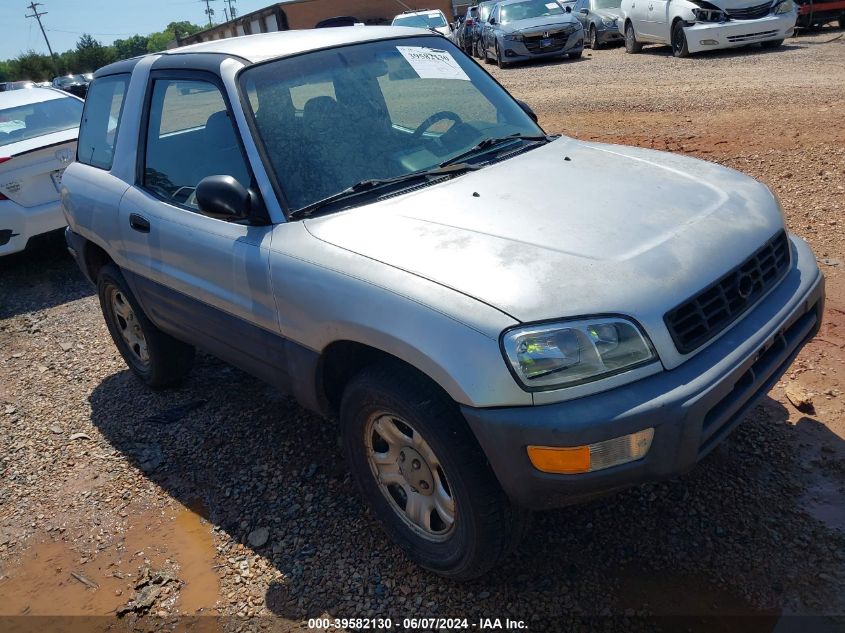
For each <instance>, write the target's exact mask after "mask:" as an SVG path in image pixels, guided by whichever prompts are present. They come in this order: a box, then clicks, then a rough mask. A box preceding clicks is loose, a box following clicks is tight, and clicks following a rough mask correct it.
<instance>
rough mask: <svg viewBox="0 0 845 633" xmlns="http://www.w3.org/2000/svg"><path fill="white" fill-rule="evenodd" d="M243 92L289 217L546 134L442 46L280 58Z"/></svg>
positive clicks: (243, 83)
mask: <svg viewBox="0 0 845 633" xmlns="http://www.w3.org/2000/svg"><path fill="white" fill-rule="evenodd" d="M240 87H241V90H242V91H243V92H244V93H246V95H247V96H248V98H249V103H250V105H251V108H252V111H253V116H254V117H255V124H256V127H257V130H258V135H259V137H260V141H262V144H263V146H264V149H265V151H266V155H267V158H268V159H269V163H270V165H269V167H270V168H271V169H272V171H273V172H274V174H275V176H276V179H277V181H278V183H279V185H280V187H281V189H282V191H283V194H284V198H285V199H286V202H287V206H288V207H289V209H290V210H297V209H301V208H303V207H306V206H308V205H309V204H312V203H314V202H317V201H319V200H322V199H324V198H326V197H328V196H331V195H333V194H336V193H338V192H340V191H343V190H344V189H346V188H347V187H350V186H351V185H354V184H356V183H358V182H361V181H363V180H368V179H385V178H396V177H399V176H402V175H405V174H409V173H411V172H416V171H421V170H427V169H432V168H435V167H437V166H438V165H440V164H441V163H444V162H446V161H448V160H449V159H451V158H453V157H456V156H459V155H460V154H462V153H464V152H466V151H467V150H468V149H470V148H472V147H473V146H475V145H476V144H478V143H479V142H480V141H483V140H484V139H487V138H498V137H502V136H508V135H511V134H522V135H525V136H535V135H538V134H543V132H542V130H541V129H540V128H539V127H538V126H537V125H536V124H535V123H534V122H533V121H532V120H531V119H530V118H529V117H528V115H527V114H525V112H524V111H523V110H522V108H520V107H519V105H518V104H517V103H516V102H515V101H514V100H513V99H512V98H511V97H510V96H509V95H508V94H507V93H506V92H505V91H504V90H503V89H502V88H501V87H500V86H499V85H498V84H497V83H496V82H495V81H494V80H493V79H492V78H491V77H490V76H489V75H488V74H487V72H486V71H484V70H483V69H482V68H481V67H480V66H479V65H478V64H477V63H475V62H474V61H472V60H471V59H470V58H469V57H467V56H466V55H463V54H461V53H460V51H458V49H457V48H456V47H455V46H454V45H452V44H451V43H450V42H448V41H447V40H444V39H443V38H440V37H432V36H428V37H426V36H422V37H409V38H401V39H393V40H385V41H378V42H366V43H363V44H355V45H352V46H344V47H340V48H334V49H329V50H323V51H315V52H313V53H307V54H304V55H299V56H296V57H292V58H287V59H280V60H277V61H273V62H269V63H265V64H261V65H258V66H254V67H252V68H248V69H247V70H245V71H244V72H243V73H242V74H241V79H240Z"/></svg>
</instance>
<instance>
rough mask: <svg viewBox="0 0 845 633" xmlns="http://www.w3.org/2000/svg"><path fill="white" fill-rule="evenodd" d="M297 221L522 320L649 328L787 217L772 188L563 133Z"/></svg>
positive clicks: (712, 168) (709, 167)
mask: <svg viewBox="0 0 845 633" xmlns="http://www.w3.org/2000/svg"><path fill="white" fill-rule="evenodd" d="M306 227H307V229H308V230H309V231H310V232H311V233H312V235H314V236H315V237H317V238H318V239H321V240H324V241H325V242H329V243H331V244H334V245H336V246H339V247H341V248H343V249H346V250H349V251H352V252H355V253H358V254H360V255H364V256H366V257H369V258H372V259H374V260H378V261H380V262H383V263H385V264H387V265H390V266H393V267H397V268H400V269H403V270H405V271H408V272H411V273H414V274H416V275H419V276H422V277H425V278H427V279H429V280H432V281H435V282H437V283H440V284H442V285H444V286H448V287H450V288H453V289H454V290H457V291H458V292H461V293H463V294H466V295H469V296H472V297H474V298H476V299H478V300H479V301H482V302H484V303H487V304H489V305H491V306H494V307H496V308H498V309H499V310H501V311H503V312H505V313H506V314H508V315H510V316H512V317H513V318H515V319H517V320H519V321H523V322H528V321H541V320H546V319H556V318H561V317H566V316H575V315H584V314H602V313H623V314H629V315H632V316H634V317H635V318H637V319H638V320H640V322H641V323H643V324H644V325H646V329H647V330H648V329H649V325H650V326H651V328H661V327H663V326H662V316H663V314H665V312H666V311H668V310H669V309H671V308H673V307H675V306H677V305H678V304H679V303H680V302H681V301H683V300H685V299H687V298H688V297H690V296H691V295H693V294H695V293H696V292H698V291H699V290H701V289H703V288H704V287H706V286H708V285H709V284H711V283H712V282H714V281H715V280H716V279H718V278H719V277H720V276H721V275H723V274H724V273H726V272H727V271H729V270H730V269H731V268H733V267H735V266H737V265H738V264H740V263H741V262H742V261H744V260H745V259H746V258H747V257H748V256H750V255H751V253H752V252H753V251H754V250H756V249H757V248H758V247H760V246H762V245H763V244H764V243H765V242H766V240H768V239H769V238H771V237H772V236H773V235H775V234H776V233H777V232H778V231H779V230H781V229H782V227H783V219H782V216H781V212H780V206H779V204H778V203H777V201H776V200H775V199H774V197H773V196H772V194H771V193H770V192H769V190H768V189H767V188H766V187H765V186H763V185H762V184H760V183H758V182H757V181H755V180H753V179H751V178H749V177H747V176H744V175H742V174H740V173H739V172H735V171H733V170H730V169H727V168H723V167H720V166H718V165H715V164H712V163H707V162H704V161H700V160H696V159H692V158H687V157H683V156H677V155H673V154H667V153H663V152H656V151H652V150H645V149H638V148H633V147H622V146H614V145H604V144H598V143H583V142H579V141H576V140H573V139H565V138H562V139H559V140H557V141H554V142H552V143H549V144H548V145H545V146H543V147H540V148H538V149H534V150H531V151H528V152H525V153H524V154H521V155H518V156H516V157H514V158H511V159H509V160H505V161H502V162H499V163H497V164H494V165H491V166H489V167H486V168H484V169H481V170H478V171H476V172H471V173H469V174H466V175H463V176H459V177H457V178H454V179H452V180H449V181H447V182H445V183H440V184H437V185H432V186H429V187H426V188H423V189H421V190H418V191H416V192H412V193H408V194H405V195H401V196H398V197H395V198H390V199H387V200H383V201H380V202H377V203H375V204H371V205H367V206H363V207H358V208H355V209H350V210H347V211H344V212H341V213H337V214H334V215H327V216H322V217H318V218H313V219H310V220H306Z"/></svg>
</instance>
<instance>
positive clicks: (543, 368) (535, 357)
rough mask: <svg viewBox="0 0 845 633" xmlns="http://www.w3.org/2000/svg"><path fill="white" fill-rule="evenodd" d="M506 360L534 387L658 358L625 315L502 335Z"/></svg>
mask: <svg viewBox="0 0 845 633" xmlns="http://www.w3.org/2000/svg"><path fill="white" fill-rule="evenodd" d="M502 347H503V349H504V353H505V357H506V360H507V361H508V362H509V363H510V366H511V367H512V368H513V372H514V374H515V375H516V377H517V378H518V379H519V381H520V382H521V383H522V384H523V385H524V386H525V387H527V388H528V389H530V390H532V391H539V390H546V389H554V388H558V387H564V386H569V385H575V384H579V383H584V382H590V381H592V380H598V379H599V378H603V377H605V376H610V375H612V374H618V373H620V372H622V371H626V370H629V369H632V368H634V367H636V366H638V365H643V364H645V363H649V362H651V361H654V360H656V359H657V357H656V355H655V353H654V349H653V348H652V346H651V343H650V341H649V340H648V338H647V337H646V336H645V334H643V333H642V332H641V331H640V329H639V327H638V326H637V325H635V324H634V323H633V322H631V321H628V320H627V319H623V318H621V317H595V318H586V319H579V320H577V321H563V322H559V323H550V324H543V325H531V326H525V327H519V328H515V329H513V330H508V331H506V332H505V334H504V335H503V337H502Z"/></svg>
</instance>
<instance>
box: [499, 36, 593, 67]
mask: <svg viewBox="0 0 845 633" xmlns="http://www.w3.org/2000/svg"><path fill="white" fill-rule="evenodd" d="M499 50H500V51H501V52H502V58H503V59H504V61H505V62H507V63H512V62H523V61H528V60H530V59H545V58H548V57H560V56H562V55H568V54H569V53H578V52H580V51H583V50H584V30H583V29H578V30H577V31H574V32H573V33H572V34H571V35H570V36H569V37H568V38H567V39H566V43H565V44H564V45H563V46H552V47H548V48H542V47H534V48H532V49H531V50H529V48H528V47H527V46H526V45H525V43H524V42H514V41H511V40H506V39H501V40H500V41H499Z"/></svg>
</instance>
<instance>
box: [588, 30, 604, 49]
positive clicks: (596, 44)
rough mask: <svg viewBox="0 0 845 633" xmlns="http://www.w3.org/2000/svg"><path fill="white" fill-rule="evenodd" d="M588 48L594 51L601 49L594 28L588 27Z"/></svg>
mask: <svg viewBox="0 0 845 633" xmlns="http://www.w3.org/2000/svg"><path fill="white" fill-rule="evenodd" d="M590 48H592V49H593V50H594V51H597V50H599V49H600V48H601V44H599V34H598V33H597V32H596V27H595V26H590Z"/></svg>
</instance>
